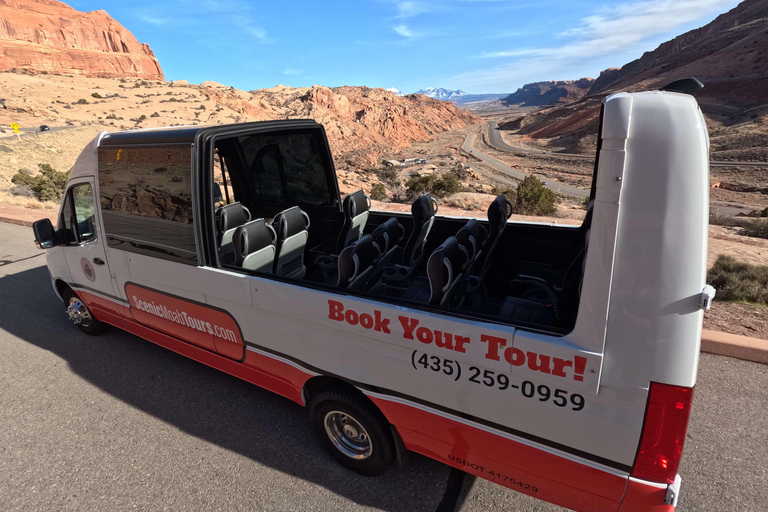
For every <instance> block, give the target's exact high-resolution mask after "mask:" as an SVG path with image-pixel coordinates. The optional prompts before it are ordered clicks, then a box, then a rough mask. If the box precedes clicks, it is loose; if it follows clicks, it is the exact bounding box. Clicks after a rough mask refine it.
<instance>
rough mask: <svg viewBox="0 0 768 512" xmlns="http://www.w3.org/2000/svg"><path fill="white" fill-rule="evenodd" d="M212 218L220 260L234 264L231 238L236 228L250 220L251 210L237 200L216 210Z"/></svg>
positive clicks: (227, 263) (233, 249)
mask: <svg viewBox="0 0 768 512" xmlns="http://www.w3.org/2000/svg"><path fill="white" fill-rule="evenodd" d="M214 219H215V221H216V227H217V230H218V234H219V255H220V257H221V262H222V263H224V264H226V265H234V264H235V259H236V258H235V248H234V246H233V245H232V238H233V237H234V235H235V230H236V229H237V228H239V227H240V226H242V225H243V224H245V223H246V222H248V221H250V220H251V212H249V211H248V208H246V207H245V206H243V205H242V204H240V203H239V202H238V203H231V204H227V205H224V206H222V207H221V208H219V209H218V210H216V214H215V216H214Z"/></svg>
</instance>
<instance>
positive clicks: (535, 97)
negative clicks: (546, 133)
mask: <svg viewBox="0 0 768 512" xmlns="http://www.w3.org/2000/svg"><path fill="white" fill-rule="evenodd" d="M594 82H595V80H594V79H593V78H582V79H580V80H555V81H552V82H534V83H532V84H525V85H524V86H522V87H521V88H519V89H518V90H517V91H515V92H513V93H512V94H510V95H509V96H507V97H506V98H504V99H503V100H501V102H502V103H503V104H505V105H523V106H526V107H547V106H550V105H555V104H558V103H571V102H573V101H577V100H580V99H581V98H583V97H584V96H586V94H587V91H589V88H590V87H592V84H593V83H594Z"/></svg>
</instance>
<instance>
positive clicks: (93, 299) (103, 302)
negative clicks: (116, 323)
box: [75, 289, 122, 320]
mask: <svg viewBox="0 0 768 512" xmlns="http://www.w3.org/2000/svg"><path fill="white" fill-rule="evenodd" d="M75 293H76V294H77V296H78V297H80V300H82V301H83V303H85V305H86V306H88V309H90V310H91V313H93V315H94V316H95V317H96V319H97V320H101V317H102V315H104V314H107V315H120V308H121V307H122V306H120V304H118V303H116V302H113V301H111V300H108V299H105V298H103V297H99V296H98V295H94V294H92V293H89V292H88V291H87V290H82V289H80V290H77V291H75Z"/></svg>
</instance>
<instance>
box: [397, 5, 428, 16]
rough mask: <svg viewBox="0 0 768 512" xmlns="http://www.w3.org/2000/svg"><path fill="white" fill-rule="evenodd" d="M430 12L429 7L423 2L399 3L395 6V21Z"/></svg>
mask: <svg viewBox="0 0 768 512" xmlns="http://www.w3.org/2000/svg"><path fill="white" fill-rule="evenodd" d="M430 10H431V8H430V6H429V5H427V4H426V3H424V2H413V1H408V2H399V3H398V4H397V15H396V17H397V19H401V20H402V19H407V18H412V17H414V16H418V15H419V14H424V13H425V12H429V11H430Z"/></svg>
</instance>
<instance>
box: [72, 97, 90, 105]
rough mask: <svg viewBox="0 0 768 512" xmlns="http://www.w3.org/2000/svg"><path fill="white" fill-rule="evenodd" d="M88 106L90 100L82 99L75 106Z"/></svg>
mask: <svg viewBox="0 0 768 512" xmlns="http://www.w3.org/2000/svg"><path fill="white" fill-rule="evenodd" d="M87 104H88V100H87V99H85V98H80V99H79V100H77V101H76V102H75V105H87Z"/></svg>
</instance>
